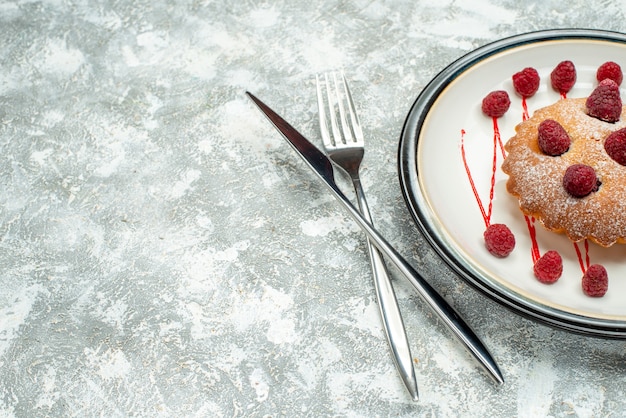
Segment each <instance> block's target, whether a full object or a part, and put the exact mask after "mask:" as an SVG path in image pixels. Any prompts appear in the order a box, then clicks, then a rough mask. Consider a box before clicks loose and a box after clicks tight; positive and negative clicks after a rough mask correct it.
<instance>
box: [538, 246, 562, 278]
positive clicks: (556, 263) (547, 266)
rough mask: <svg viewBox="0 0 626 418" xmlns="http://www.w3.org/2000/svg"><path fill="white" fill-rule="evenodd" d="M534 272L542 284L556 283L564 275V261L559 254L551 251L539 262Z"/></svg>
mask: <svg viewBox="0 0 626 418" xmlns="http://www.w3.org/2000/svg"><path fill="white" fill-rule="evenodd" d="M533 271H534V273H535V277H536V278H537V280H539V281H540V282H541V283H546V284H551V283H554V282H556V281H557V280H559V277H561V274H562V273H563V259H562V258H561V255H560V254H559V253H558V252H556V251H554V250H550V251H548V252H547V253H545V254H544V255H542V256H541V258H540V259H539V260H537V262H536V263H535V266H534V267H533Z"/></svg>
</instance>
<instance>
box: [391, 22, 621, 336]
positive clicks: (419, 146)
mask: <svg viewBox="0 0 626 418" xmlns="http://www.w3.org/2000/svg"><path fill="white" fill-rule="evenodd" d="M563 60H571V61H572V62H573V63H574V64H575V66H576V69H577V75H578V77H577V82H576V85H575V86H574V88H573V89H572V90H571V91H570V92H569V93H568V94H567V97H587V96H588V95H589V94H590V93H591V91H592V90H593V88H594V87H595V86H596V85H597V81H596V79H595V74H596V70H597V68H598V66H600V65H601V64H602V63H604V62H606V61H615V62H617V63H619V64H620V65H621V66H622V68H623V69H624V70H625V71H626V35H623V34H620V33H614V32H606V31H596V30H551V31H541V32H533V33H527V34H523V35H519V36H514V37H511V38H506V39H503V40H500V41H497V42H494V43H491V44H489V45H486V46H483V47H481V48H479V49H477V50H475V51H473V52H471V53H469V54H467V55H465V56H463V57H462V58H460V59H459V60H457V61H455V62H454V63H452V64H450V65H449V66H448V67H446V68H445V69H444V70H443V71H442V72H441V73H439V74H438V75H437V76H436V77H435V78H434V79H433V80H432V81H431V82H430V83H429V84H428V85H427V86H426V87H425V88H424V90H423V91H422V92H421V94H420V95H419V97H418V98H417V100H416V101H415V103H414V104H413V106H412V108H411V110H410V112H409V114H408V116H407V118H406V121H405V124H404V127H403V130H402V135H401V138H400V147H399V155H398V157H399V158H398V165H399V175H400V183H401V186H402V191H403V194H404V197H405V200H406V203H407V206H408V208H409V210H410V212H411V214H412V215H413V218H414V219H415V221H416V223H417V225H418V227H419V228H420V230H421V231H422V232H423V233H424V235H425V236H426V237H427V239H428V240H429V242H430V243H431V245H433V247H434V248H435V250H436V251H437V252H438V253H439V255H440V256H441V257H443V259H444V260H445V261H446V262H447V263H448V264H449V265H450V266H451V267H452V268H453V269H454V270H455V271H456V272H457V273H459V274H460V275H461V276H462V277H463V278H464V279H466V280H467V281H469V282H470V283H471V284H472V285H474V286H476V287H477V288H478V289H480V290H481V291H483V292H484V293H486V294H487V295H488V296H489V297H491V298H493V299H495V300H496V301H498V302H500V303H502V304H504V305H505V306H507V307H509V308H511V309H513V310H514V311H515V312H517V313H520V314H522V315H525V316H528V317H531V318H533V319H536V320H539V321H541V322H544V323H547V324H549V325H553V326H556V327H559V328H563V329H567V330H570V331H575V332H579V333H584V334H589V335H594V336H602V337H610V338H626V299H625V298H624V295H626V263H625V262H624V260H626V245H614V246H613V247H611V248H608V249H607V248H602V247H599V246H597V245H595V244H591V243H590V244H589V247H588V248H589V249H588V252H587V251H586V249H585V245H584V244H583V243H579V244H578V248H579V251H580V253H581V255H582V258H583V260H585V258H586V257H587V255H588V257H589V261H590V263H591V264H595V263H598V264H602V265H604V266H605V267H606V269H607V271H608V274H609V290H608V292H607V294H606V295H605V296H604V297H601V298H591V297H588V296H586V295H584V294H583V292H582V289H581V278H582V275H583V267H581V265H580V262H579V256H578V255H577V252H576V247H575V244H574V243H572V242H571V241H569V240H568V239H567V238H566V237H565V236H563V235H558V234H554V233H551V232H547V231H545V230H544V229H543V228H542V227H541V225H540V224H539V222H536V223H535V225H536V233H537V243H538V246H539V250H540V252H541V254H544V253H545V252H546V251H548V250H550V249H554V250H557V251H558V252H559V253H560V254H561V256H562V257H563V263H564V268H563V275H562V277H561V278H560V279H559V280H558V281H557V282H556V283H555V284H552V285H545V284H542V283H540V282H539V281H538V280H537V279H536V278H535V277H534V275H533V271H532V268H533V262H532V258H531V247H532V241H531V238H530V234H529V230H528V226H527V224H526V221H525V219H524V217H523V215H522V213H521V212H520V210H519V207H518V203H517V199H515V198H514V197H513V196H511V195H509V194H508V193H507V191H506V180H507V176H506V174H504V173H503V172H502V171H501V170H500V168H499V167H500V165H501V163H502V156H501V155H498V158H499V160H498V162H497V164H498V170H497V172H496V186H495V195H494V200H493V215H492V218H491V222H492V223H504V224H506V225H507V226H509V228H510V229H511V230H512V231H513V233H514V235H515V238H516V247H515V250H514V251H513V253H511V254H510V255H509V256H508V257H506V258H502V259H500V258H496V257H494V256H492V255H491V254H489V253H488V252H487V250H486V249H485V245H484V240H483V232H484V230H485V223H484V221H483V216H482V215H481V212H480V209H479V206H478V203H477V201H476V198H475V196H474V194H473V192H472V189H471V186H470V182H469V180H468V175H467V172H466V170H465V167H464V164H463V160H462V154H461V148H460V145H461V137H462V132H465V134H464V144H465V152H466V156H467V163H468V166H469V170H470V172H471V175H472V177H473V179H474V182H475V185H476V188H477V190H478V194H479V196H480V198H481V200H482V202H483V203H484V205H485V207H486V206H487V204H488V202H489V189H490V179H491V173H492V169H491V165H492V162H493V136H494V127H493V123H492V120H491V118H488V117H486V116H484V115H483V113H482V111H481V102H482V99H483V98H484V97H485V96H486V95H487V94H488V93H489V92H490V91H493V90H506V91H507V92H508V93H509V96H510V98H511V107H510V108H509V110H508V112H507V113H506V114H505V115H504V116H503V117H502V118H499V119H498V127H499V130H500V134H501V136H502V141H503V142H506V141H507V140H508V139H509V138H510V137H511V136H513V135H514V132H515V126H516V125H517V124H518V123H520V122H521V121H522V112H523V108H522V100H521V98H520V97H519V96H518V95H516V93H515V91H514V89H513V85H512V81H511V76H512V75H513V74H514V73H515V72H517V71H520V70H521V69H523V68H525V67H534V68H535V69H537V71H538V72H539V75H540V77H541V85H540V88H539V91H538V92H537V93H536V94H535V95H534V96H533V97H531V98H529V99H528V100H527V106H528V111H529V113H530V114H531V115H532V113H533V111H534V110H536V109H539V108H541V107H544V106H546V105H549V104H552V103H554V102H556V101H557V100H559V99H560V95H559V93H558V92H556V91H554V90H553V89H552V87H551V86H550V80H549V79H550V72H551V71H552V70H553V69H554V67H555V66H556V65H557V64H558V63H559V62H560V61H563ZM622 96H623V97H624V95H622Z"/></svg>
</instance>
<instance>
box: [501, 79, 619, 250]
mask: <svg viewBox="0 0 626 418" xmlns="http://www.w3.org/2000/svg"><path fill="white" fill-rule="evenodd" d="M609 70H610V69H609ZM619 82H621V79H620V80H619ZM568 86H569V85H568ZM515 131H516V134H515V136H513V137H512V138H511V139H510V140H509V141H508V142H507V143H506V145H505V149H506V151H507V153H508V155H507V157H506V159H505V161H504V163H503V165H502V170H503V171H504V172H505V173H506V174H508V176H509V179H508V181H507V184H506V187H507V190H508V191H509V193H511V194H512V195H514V196H516V197H517V198H518V200H519V206H520V208H521V210H522V212H523V213H524V214H525V215H527V216H530V217H534V218H535V219H537V220H538V221H540V222H541V223H542V224H543V226H544V227H545V228H546V229H548V230H551V231H554V232H558V233H564V234H566V235H567V237H568V238H569V239H571V240H572V241H575V242H577V241H580V240H583V239H589V240H591V241H593V242H596V243H597V244H599V245H601V246H605V247H608V246H611V245H613V244H614V243H626V106H624V107H623V106H622V102H621V98H620V94H619V86H618V84H617V83H616V82H615V81H613V80H611V79H604V80H602V81H601V82H600V83H599V84H598V86H597V87H596V89H595V90H594V91H593V92H592V93H591V95H590V96H589V97H588V98H563V99H561V100H559V101H557V102H556V103H554V104H552V105H549V106H547V107H544V108H542V109H539V110H537V111H536V112H535V113H534V114H533V115H532V117H530V118H529V119H527V120H525V121H524V122H522V123H520V124H519V125H517V127H516V128H515Z"/></svg>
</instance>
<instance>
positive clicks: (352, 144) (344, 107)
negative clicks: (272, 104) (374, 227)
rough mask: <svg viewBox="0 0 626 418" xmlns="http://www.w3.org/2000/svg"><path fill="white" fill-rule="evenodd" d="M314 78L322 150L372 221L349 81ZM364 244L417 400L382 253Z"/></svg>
mask: <svg viewBox="0 0 626 418" xmlns="http://www.w3.org/2000/svg"><path fill="white" fill-rule="evenodd" d="M315 80H316V84H317V103H318V107H319V121H320V131H321V134H322V139H323V145H324V150H325V151H326V154H327V155H328V157H329V158H330V159H331V161H333V163H335V164H336V165H337V166H338V167H339V168H341V169H342V170H344V171H345V172H346V173H347V174H348V175H349V176H350V179H351V180H352V185H353V186H354V191H355V193H356V197H357V202H358V206H359V210H360V211H361V213H362V215H363V217H364V218H365V219H366V220H367V221H368V222H370V223H372V219H371V215H370V211H369V208H368V205H367V201H366V200H365V193H364V192H363V186H362V185H361V178H360V175H359V171H360V167H361V162H362V161H363V156H364V154H365V142H364V138H363V131H362V129H361V122H360V121H359V117H358V115H357V113H356V110H355V108H354V102H353V100H352V95H351V94H350V90H349V89H348V83H347V82H346V79H345V77H344V75H343V73H341V74H340V76H339V77H337V74H336V73H331V74H330V75H329V74H324V75H323V81H322V80H320V76H319V75H316V76H315ZM324 87H325V88H324ZM324 90H325V91H326V100H324V92H323V91H324ZM329 124H330V127H329ZM340 127H341V128H340ZM367 248H368V251H369V258H370V264H371V267H372V272H373V276H374V287H375V289H376V296H377V298H378V306H379V309H380V314H381V316H382V320H383V326H384V328H385V333H386V335H387V340H388V342H389V346H390V348H391V352H392V354H393V359H394V363H395V365H396V368H397V370H398V372H399V373H400V377H401V378H402V381H403V383H404V385H405V387H406V388H407V390H408V391H409V394H410V395H411V397H412V398H413V400H415V401H417V400H418V391H417V381H416V378H415V370H414V369H413V359H412V357H411V349H410V347H409V342H408V339H407V335H406V330H405V329H404V322H403V321H402V315H401V313H400V308H399V307H398V301H397V299H396V296H395V294H394V290H393V287H392V285H391V280H390V277H389V272H388V271H387V268H386V265H385V262H384V261H383V258H382V255H381V254H380V252H379V251H378V249H377V248H376V247H375V246H374V245H372V243H371V242H370V241H369V238H368V240H367Z"/></svg>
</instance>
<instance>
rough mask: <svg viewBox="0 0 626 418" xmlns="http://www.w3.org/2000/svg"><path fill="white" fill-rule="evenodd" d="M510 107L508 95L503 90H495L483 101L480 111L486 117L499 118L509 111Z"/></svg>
mask: <svg viewBox="0 0 626 418" xmlns="http://www.w3.org/2000/svg"><path fill="white" fill-rule="evenodd" d="M510 105H511V100H510V99H509V94H508V93H507V92H506V91H504V90H496V91H492V92H491V93H489V94H488V95H487V96H486V97H485V98H484V99H483V104H482V110H483V113H484V114H485V115H487V116H490V117H492V118H499V117H500V116H502V115H504V114H505V113H506V111H507V110H509V106H510Z"/></svg>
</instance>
